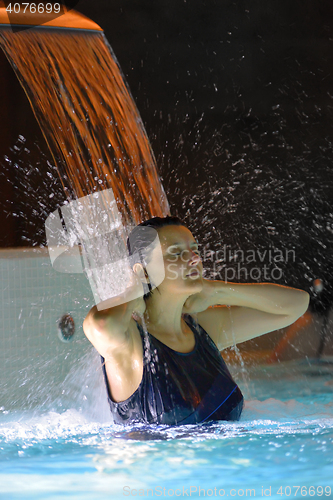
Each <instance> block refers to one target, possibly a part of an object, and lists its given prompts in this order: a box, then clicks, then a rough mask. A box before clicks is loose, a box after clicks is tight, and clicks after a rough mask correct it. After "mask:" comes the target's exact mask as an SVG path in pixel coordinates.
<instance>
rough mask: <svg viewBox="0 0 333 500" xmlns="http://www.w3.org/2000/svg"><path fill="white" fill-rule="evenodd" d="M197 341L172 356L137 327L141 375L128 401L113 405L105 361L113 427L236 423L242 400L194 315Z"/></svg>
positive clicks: (191, 322) (187, 318)
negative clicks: (222, 421)
mask: <svg viewBox="0 0 333 500" xmlns="http://www.w3.org/2000/svg"><path fill="white" fill-rule="evenodd" d="M184 320H185V321H186V323H187V324H188V326H189V327H190V328H191V330H192V331H193V333H194V337H195V347H194V349H193V351H191V352H189V353H181V352H177V351H174V350H173V349H171V348H170V347H168V346H166V345H165V344H163V343H162V342H160V341H159V340H157V339H156V338H155V337H153V336H152V335H150V334H149V333H148V335H147V336H145V334H144V332H143V329H142V327H141V326H140V325H139V324H138V323H137V326H138V329H139V332H140V335H141V339H142V346H143V353H144V359H143V375H142V380H141V383H140V385H139V387H138V388H137V390H136V391H135V392H134V393H133V394H132V395H131V396H130V397H129V398H128V399H126V400H125V401H121V402H120V403H116V402H114V401H112V398H111V396H110V390H109V386H108V381H107V376H106V370H105V364H104V358H102V367H103V373H104V379H105V383H106V387H107V392H108V401H109V404H110V409H111V413H112V415H113V418H114V422H115V423H121V424H132V423H136V422H142V423H146V424H167V425H184V424H196V423H200V422H205V421H208V420H238V419H239V418H240V415H241V412H242V409H243V396H242V393H241V391H240V389H239V388H238V386H237V385H236V383H235V382H234V380H233V379H232V377H231V374H230V372H229V370H228V368H227V365H226V364H225V361H224V360H223V358H222V356H221V354H220V352H219V350H218V348H217V346H216V345H215V343H214V342H213V341H212V339H211V338H210V337H209V335H208V334H207V332H206V331H205V330H204V329H203V328H202V327H201V326H200V325H198V324H197V323H196V322H195V321H194V320H193V318H192V317H191V316H188V315H186V316H184Z"/></svg>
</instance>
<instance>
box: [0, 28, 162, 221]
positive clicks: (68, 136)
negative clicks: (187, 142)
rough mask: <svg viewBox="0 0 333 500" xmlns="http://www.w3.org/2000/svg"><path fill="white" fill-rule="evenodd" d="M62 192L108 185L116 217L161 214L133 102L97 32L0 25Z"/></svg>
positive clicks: (82, 192)
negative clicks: (13, 29) (14, 28)
mask: <svg viewBox="0 0 333 500" xmlns="http://www.w3.org/2000/svg"><path fill="white" fill-rule="evenodd" d="M0 46H1V48H2V49H3V50H4V52H5V54H6V56H7V58H8V60H9V62H10V63H11V65H12V67H13V69H14V71H15V73H16V75H17V77H18V78H19V81H20V83H21V85H22V87H23V88H24V90H25V92H26V95H27V96H28V98H29V101H30V104H31V106H32V108H33V110H34V113H35V116H36V118H37V120H38V123H39V125H40V127H41V130H42V132H43V134H44V137H45V139H46V141H47V143H48V145H49V148H50V150H51V152H52V155H53V157H54V159H55V162H56V164H57V167H58V172H59V175H60V178H61V181H62V184H63V187H64V189H65V191H66V193H67V195H68V198H69V199H73V198H80V197H83V196H86V195H88V194H91V193H94V192H96V191H100V190H104V189H107V188H112V190H113V193H114V196H115V199H116V201H117V205H118V209H119V211H120V213H121V215H122V218H123V222H124V223H125V224H127V225H129V224H133V222H135V223H139V222H141V221H142V220H145V219H148V218H150V217H153V216H162V215H166V214H167V213H168V212H169V207H168V202H167V199H166V196H165V193H164V190H163V187H162V185H161V182H160V180H159V177H158V174H157V171H156V165H155V160H154V156H153V153H152V150H151V148H150V145H149V141H148V139H147V136H146V134H145V131H144V128H143V125H142V122H141V119H140V117H139V114H138V111H137V109H136V107H135V104H134V101H133V99H132V97H131V95H130V93H129V91H128V88H127V87H126V85H125V83H124V80H123V78H122V75H121V72H120V68H119V66H118V64H117V61H116V59H115V57H114V56H113V54H112V49H111V47H110V46H109V44H108V42H107V40H106V38H105V36H104V35H103V34H101V33H93V32H91V33H90V32H77V31H75V32H71V31H64V30H60V31H59V30H53V31H52V30H48V31H47V32H45V31H44V30H39V31H38V30H36V31H35V30H31V29H29V30H25V31H20V32H18V33H15V34H12V33H11V32H10V31H9V30H0Z"/></svg>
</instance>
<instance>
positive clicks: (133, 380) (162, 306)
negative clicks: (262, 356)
mask: <svg viewBox="0 0 333 500" xmlns="http://www.w3.org/2000/svg"><path fill="white" fill-rule="evenodd" d="M142 227H149V228H153V229H155V230H156V231H157V233H158V237H159V242H160V247H161V249H162V255H163V264H164V272H165V277H164V279H163V281H162V283H161V284H160V285H159V286H158V287H157V288H155V289H154V290H153V289H152V286H151V285H152V283H151V277H150V276H149V274H148V272H147V265H148V263H149V260H151V259H153V256H152V255H144V249H145V248H147V241H144V240H145V238H140V237H136V236H135V235H134V236H135V237H132V238H131V235H130V238H129V252H130V254H131V255H140V258H138V259H136V261H135V262H133V271H134V273H135V274H136V276H138V277H139V278H140V280H141V281H142V283H146V284H147V283H148V289H149V291H148V293H145V294H144V291H142V292H141V293H140V295H141V296H140V297H139V298H135V299H133V300H131V297H133V290H130V291H129V292H128V301H127V302H124V301H123V303H120V305H113V307H112V306H111V307H108V308H107V309H104V310H98V308H97V307H96V306H95V307H93V308H92V309H91V310H90V312H89V313H88V315H87V317H86V319H85V320H84V323H83V329H84V332H85V334H86V336H87V338H88V339H89V340H90V342H91V343H92V344H93V345H94V346H95V348H96V349H97V351H98V352H99V354H100V355H101V357H102V361H103V363H102V367H103V373H104V376H105V381H106V387H107V391H108V399H109V404H110V408H111V413H112V415H113V418H114V422H115V423H130V424H132V423H135V422H143V423H148V424H168V425H183V424H196V423H200V422H205V421H209V420H238V419H239V418H240V415H241V412H242V408H243V396H242V393H241V391H240V389H239V388H238V386H237V384H236V383H235V382H234V380H233V379H232V377H231V375H230V372H229V370H228V368H227V366H226V364H225V362H224V360H223V358H222V356H221V354H220V351H222V350H223V349H225V348H227V347H229V346H231V345H234V344H237V343H241V342H244V341H246V340H249V339H252V338H254V337H258V336H259V335H262V334H264V333H267V332H270V331H274V330H277V329H279V328H283V327H285V326H288V325H290V324H291V323H293V322H294V321H296V320H297V319H298V318H299V317H300V316H301V315H302V314H303V313H304V312H305V311H306V309H307V307H308V303H309V295H308V294H307V293H306V292H304V291H302V290H297V289H294V288H289V287H285V286H280V285H275V284H265V283H259V284H237V283H225V282H224V281H212V280H206V279H203V277H202V271H203V268H202V262H201V260H200V256H199V251H198V244H197V242H196V240H195V239H194V237H193V235H192V233H191V231H190V230H189V229H188V228H187V227H185V225H184V224H183V223H182V222H181V221H180V220H179V219H178V218H176V217H165V218H159V217H155V218H153V219H150V220H149V221H146V222H144V223H142V224H140V225H139V226H137V227H136V228H135V229H134V230H133V233H135V234H139V233H138V231H139V229H140V228H142ZM145 286H147V285H145ZM140 288H142V286H141V285H140ZM142 290H143V288H142ZM146 291H147V290H146ZM136 292H137V290H136ZM134 295H135V294H134ZM115 304H117V301H115ZM118 304H119V302H118ZM144 331H146V332H149V333H147V335H145V333H144Z"/></svg>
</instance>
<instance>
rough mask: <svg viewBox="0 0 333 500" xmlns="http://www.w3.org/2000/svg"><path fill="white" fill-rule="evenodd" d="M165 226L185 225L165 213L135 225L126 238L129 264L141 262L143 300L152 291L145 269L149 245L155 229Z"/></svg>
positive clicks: (152, 240) (154, 235) (153, 238)
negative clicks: (144, 281) (143, 274)
mask: <svg viewBox="0 0 333 500" xmlns="http://www.w3.org/2000/svg"><path fill="white" fill-rule="evenodd" d="M165 226H184V227H187V226H186V224H184V222H183V221H182V220H181V219H179V217H175V216H171V215H167V216H166V217H153V218H152V219H148V220H145V221H144V222H141V224H138V225H137V226H135V228H134V229H133V230H132V231H131V233H130V235H129V236H128V238H127V249H128V253H129V256H130V259H131V265H132V266H134V264H136V263H139V264H141V265H142V267H143V271H144V273H145V277H146V279H147V282H148V283H143V289H144V296H143V298H144V300H147V299H148V298H149V297H150V296H151V295H152V293H153V283H151V281H150V278H149V275H148V272H147V269H146V266H147V264H148V263H149V261H150V251H149V250H150V249H151V247H150V245H151V244H152V243H153V242H154V241H155V240H156V231H158V230H159V229H161V228H162V227H165ZM142 228H146V229H142ZM149 228H151V230H149ZM149 247H150V248H149Z"/></svg>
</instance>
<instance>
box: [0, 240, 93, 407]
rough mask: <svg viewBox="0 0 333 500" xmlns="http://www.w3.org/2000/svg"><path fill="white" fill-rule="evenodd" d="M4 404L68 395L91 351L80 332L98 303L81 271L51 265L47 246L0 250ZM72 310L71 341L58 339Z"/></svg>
mask: <svg viewBox="0 0 333 500" xmlns="http://www.w3.org/2000/svg"><path fill="white" fill-rule="evenodd" d="M0 283H1V299H2V300H1V306H2V311H1V317H0V346H1V349H0V398H1V401H0V407H1V408H3V409H5V410H7V409H13V408H19V409H25V408H32V407H35V406H40V405H47V404H51V403H52V401H56V400H57V398H60V397H61V395H63V394H64V392H65V389H64V383H65V381H66V377H67V376H68V374H69V372H70V371H71V369H72V368H73V367H75V366H77V365H78V364H79V363H82V359H84V358H85V357H87V356H89V355H90V353H92V357H93V358H94V359H95V358H96V356H94V353H93V351H92V348H91V346H90V344H89V342H88V341H87V339H86V338H85V336H84V333H83V330H82V323H83V320H84V318H85V316H86V314H87V312H88V311H89V309H90V308H91V307H92V306H93V305H94V303H93V297H92V293H91V290H90V287H89V283H88V281H87V279H86V278H85V276H84V275H83V274H64V273H59V272H57V271H55V270H54V269H53V268H52V265H51V262H50V258H49V255H48V252H47V250H46V249H3V250H1V251H0ZM65 314H70V315H71V317H72V318H73V320H74V324H75V333H74V335H73V337H72V340H71V342H68V343H65V342H63V341H62V340H61V339H60V337H59V329H58V324H59V320H60V319H61V318H62V317H63V316H64V315H65Z"/></svg>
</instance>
